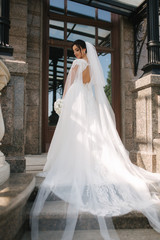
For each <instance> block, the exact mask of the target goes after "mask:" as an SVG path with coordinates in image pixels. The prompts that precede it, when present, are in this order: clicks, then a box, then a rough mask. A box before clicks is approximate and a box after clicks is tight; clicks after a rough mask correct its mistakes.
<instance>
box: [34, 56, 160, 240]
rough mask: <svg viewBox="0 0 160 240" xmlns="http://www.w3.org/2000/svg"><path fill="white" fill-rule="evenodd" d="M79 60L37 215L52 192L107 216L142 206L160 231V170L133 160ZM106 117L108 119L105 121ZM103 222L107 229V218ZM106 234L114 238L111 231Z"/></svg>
mask: <svg viewBox="0 0 160 240" xmlns="http://www.w3.org/2000/svg"><path fill="white" fill-rule="evenodd" d="M76 65H77V66H78V71H77V73H76V76H75V78H74V81H73V83H72V84H71V86H70V88H69V89H68V91H67V93H66V95H65V98H64V104H63V108H62V112H61V115H60V118H59V121H58V124H57V127H56V131H55V133H54V137H53V139H52V142H51V145H50V149H49V152H48V157H47V163H46V165H45V168H44V171H45V172H46V173H47V174H46V178H45V180H44V182H43V183H42V186H41V189H40V191H39V195H38V197H37V200H36V202H35V206H34V210H33V215H38V214H39V213H40V211H41V209H42V207H43V204H44V202H45V200H46V198H47V196H48V195H49V194H50V193H55V194H56V195H57V196H58V197H60V198H61V199H63V200H64V201H65V202H68V203H69V204H72V206H74V207H75V209H77V213H78V212H79V211H87V212H90V213H92V214H94V215H97V216H98V217H102V220H104V218H103V217H113V216H119V215H123V214H126V213H128V212H130V211H133V210H134V211H135V210H136V211H140V212H142V213H143V214H144V215H145V216H146V217H147V218H148V220H149V222H150V224H151V225H152V226H153V228H154V229H155V230H157V231H159V232H160V197H159V190H160V188H159V187H160V175H159V174H153V173H150V172H147V171H145V170H144V169H142V168H139V167H137V166H135V165H134V164H132V163H131V161H130V159H129V156H128V152H127V151H126V150H125V148H124V146H123V144H122V142H121V140H120V138H119V136H118V133H117V132H116V129H115V126H113V125H114V123H113V121H112V120H111V119H110V115H109V113H108V112H105V106H102V108H100V104H99V103H97V101H96V97H95V91H94V88H93V84H92V81H90V83H87V84H83V81H82V72H83V71H84V69H85V68H86V67H87V65H88V63H87V62H86V61H85V60H83V59H78V60H75V61H74V63H73V66H72V68H71V69H73V68H74V66H76ZM103 108H104V109H103ZM100 111H102V113H103V114H100ZM107 114H108V115H107ZM102 116H105V117H106V119H108V120H106V121H107V122H106V124H105V126H104V125H103V119H102ZM40 202H41V203H40ZM99 224H100V228H101V230H102V232H103V230H104V229H102V228H103V227H102V225H103V224H102V222H100V221H99ZM74 227H75V224H74ZM74 227H73V226H72V227H71V223H70V226H68V228H73V229H72V230H74ZM105 230H106V227H105ZM64 234H66V233H64ZM102 235H103V238H104V239H110V237H109V236H108V235H107V233H106V232H104V233H102ZM106 236H107V237H106ZM71 238H72V237H71V236H70V238H69V237H68V238H67V237H65V236H64V237H63V239H71ZM33 239H35V238H34V237H33ZM115 239H118V238H115Z"/></svg>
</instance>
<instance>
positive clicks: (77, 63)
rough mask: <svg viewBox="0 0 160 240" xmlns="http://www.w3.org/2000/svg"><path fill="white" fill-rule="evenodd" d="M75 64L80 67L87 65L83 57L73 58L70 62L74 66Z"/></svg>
mask: <svg viewBox="0 0 160 240" xmlns="http://www.w3.org/2000/svg"><path fill="white" fill-rule="evenodd" d="M76 65H80V66H82V67H86V66H87V65H88V63H87V61H86V60H84V59H75V60H74V61H73V63H72V67H75V66H76Z"/></svg>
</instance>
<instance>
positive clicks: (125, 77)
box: [121, 17, 147, 151]
mask: <svg viewBox="0 0 160 240" xmlns="http://www.w3.org/2000/svg"><path fill="white" fill-rule="evenodd" d="M146 54H147V51H146V44H144V45H143V48H142V52H141V57H140V62H139V69H138V74H137V76H134V29H133V24H132V23H131V22H129V21H128V19H127V18H125V17H123V18H122V19H121V103H122V105H121V111H122V112H121V114H122V140H123V143H124V145H125V147H126V148H127V150H128V151H131V150H132V149H133V147H134V129H133V124H134V122H133V118H134V116H133V109H134V108H135V105H134V102H133V94H132V92H131V86H132V84H133V83H134V81H135V80H136V79H138V78H139V77H140V76H141V75H142V73H143V71H142V70H141V68H142V67H143V66H144V65H145V63H146V61H147V55H146Z"/></svg>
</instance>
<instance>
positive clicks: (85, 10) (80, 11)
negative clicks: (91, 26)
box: [67, 0, 95, 18]
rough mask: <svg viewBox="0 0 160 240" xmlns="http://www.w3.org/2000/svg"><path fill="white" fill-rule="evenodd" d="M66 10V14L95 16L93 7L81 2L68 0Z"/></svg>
mask: <svg viewBox="0 0 160 240" xmlns="http://www.w3.org/2000/svg"><path fill="white" fill-rule="evenodd" d="M67 12H68V15H73V16H77V17H78V16H80V15H82V16H86V17H91V18H95V8H94V7H90V6H87V5H83V4H80V3H76V2H73V1H69V0H68V2H67Z"/></svg>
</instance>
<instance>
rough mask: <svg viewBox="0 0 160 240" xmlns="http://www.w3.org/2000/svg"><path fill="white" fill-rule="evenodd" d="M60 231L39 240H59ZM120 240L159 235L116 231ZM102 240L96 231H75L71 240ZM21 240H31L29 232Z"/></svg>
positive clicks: (144, 239) (148, 231)
mask: <svg viewBox="0 0 160 240" xmlns="http://www.w3.org/2000/svg"><path fill="white" fill-rule="evenodd" d="M62 233H63V232H61V231H44V232H41V233H40V235H39V240H46V239H47V240H61V236H62ZM117 233H118V235H119V238H120V240H160V234H159V233H157V232H155V231H154V230H152V229H135V230H134V229H133V230H130V229H129V230H128V229H127V230H118V231H117ZM83 239H84V240H104V239H103V238H102V237H101V236H100V234H99V231H97V230H90V231H76V232H75V235H74V238H73V240H83ZM22 240H31V237H30V232H26V233H25V235H24V236H23V238H22Z"/></svg>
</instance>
